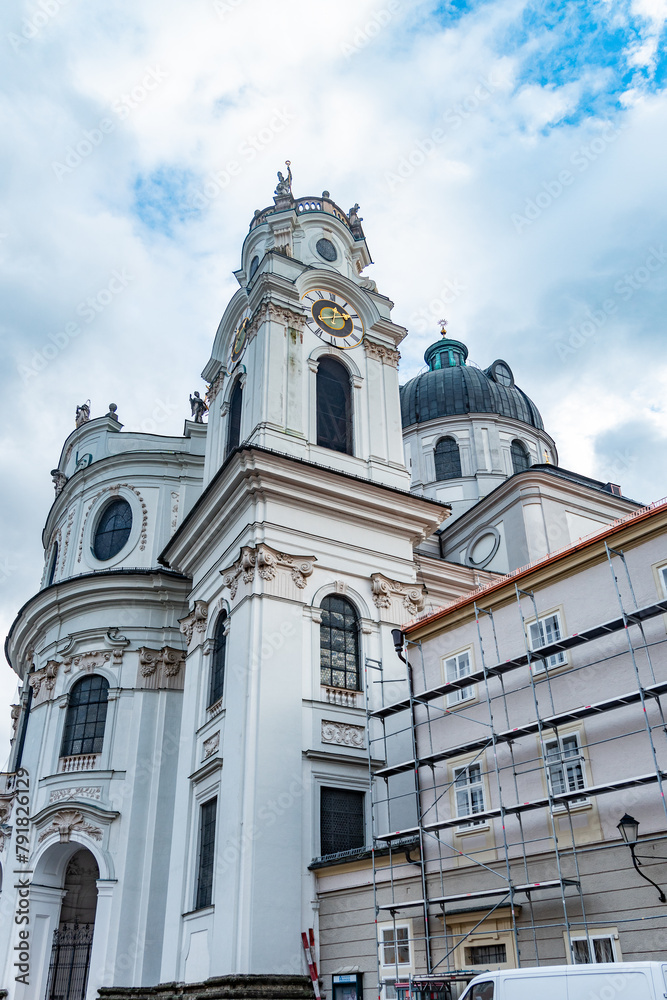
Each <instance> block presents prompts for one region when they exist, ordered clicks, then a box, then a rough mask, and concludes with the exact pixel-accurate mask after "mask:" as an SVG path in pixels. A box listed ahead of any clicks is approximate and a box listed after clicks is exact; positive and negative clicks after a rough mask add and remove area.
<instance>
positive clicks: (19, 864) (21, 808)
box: [14, 767, 32, 986]
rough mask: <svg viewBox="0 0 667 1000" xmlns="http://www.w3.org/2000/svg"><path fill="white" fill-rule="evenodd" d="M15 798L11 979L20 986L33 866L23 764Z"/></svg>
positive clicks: (24, 980) (25, 967) (25, 979)
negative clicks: (14, 929) (14, 935)
mask: <svg viewBox="0 0 667 1000" xmlns="http://www.w3.org/2000/svg"><path fill="white" fill-rule="evenodd" d="M15 791H16V798H15V802H14V826H15V827H16V839H15V845H14V851H15V855H16V867H15V868H14V874H15V875H16V876H17V880H16V882H15V883H14V888H15V889H16V912H15V914H14V923H15V924H16V926H17V928H18V931H17V937H18V943H17V944H15V945H14V952H15V955H14V958H15V961H14V968H15V969H16V975H15V976H14V980H15V982H17V983H21V984H22V985H23V986H29V985H30V883H31V881H32V879H31V878H30V876H31V875H32V870H31V869H30V868H29V867H28V864H29V859H30V775H29V774H28V771H27V769H26V768H25V767H20V768H19V769H18V771H17V772H16V785H15Z"/></svg>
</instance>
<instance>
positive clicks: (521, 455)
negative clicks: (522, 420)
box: [512, 438, 530, 472]
mask: <svg viewBox="0 0 667 1000" xmlns="http://www.w3.org/2000/svg"><path fill="white" fill-rule="evenodd" d="M512 468H513V469H514V471H515V472H525V471H526V469H529V468H530V455H529V454H528V449H527V448H526V446H525V444H523V442H521V441H517V440H516V438H515V439H514V441H512Z"/></svg>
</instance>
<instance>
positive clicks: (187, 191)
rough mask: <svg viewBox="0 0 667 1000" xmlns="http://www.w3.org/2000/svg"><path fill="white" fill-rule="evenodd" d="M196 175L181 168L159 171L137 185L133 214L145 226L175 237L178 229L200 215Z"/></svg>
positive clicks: (166, 168)
mask: <svg viewBox="0 0 667 1000" xmlns="http://www.w3.org/2000/svg"><path fill="white" fill-rule="evenodd" d="M194 180H195V175H194V174H193V173H192V171H191V170H183V169H181V168H179V167H166V166H165V167H158V169H157V170H154V171H153V172H152V173H150V174H139V176H138V177H137V179H136V180H135V182H134V204H133V206H132V207H133V211H134V213H135V215H137V216H138V217H139V219H141V221H142V222H143V224H144V225H145V226H148V228H149V229H152V230H154V231H155V232H159V233H163V234H164V235H165V236H172V235H173V230H174V226H175V225H177V224H179V223H183V222H187V221H188V220H190V219H192V218H194V217H196V216H198V215H199V214H200V208H199V206H198V205H197V204H196V203H195V200H194V199H193V197H192V192H193V185H194Z"/></svg>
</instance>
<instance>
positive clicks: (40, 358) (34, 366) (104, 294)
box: [17, 268, 134, 382]
mask: <svg viewBox="0 0 667 1000" xmlns="http://www.w3.org/2000/svg"><path fill="white" fill-rule="evenodd" d="M131 281H134V278H133V276H132V275H131V274H130V273H129V272H128V271H127V269H126V268H123V269H122V270H120V271H119V270H114V271H112V272H111V274H110V275H109V280H108V281H107V283H106V285H104V287H103V288H99V289H98V290H97V291H96V292H95V293H94V294H93V295H87V296H86V298H85V299H82V300H81V302H79V303H78V305H77V306H76V308H75V310H74V312H75V313H76V315H77V316H79V317H81V319H83V321H84V324H86V325H90V324H91V323H93V322H94V321H95V320H96V319H97V317H98V316H99V315H100V314H101V313H103V312H104V311H105V310H106V309H108V308H109V306H110V305H111V303H112V302H114V301H115V299H116V298H117V297H118V296H119V295H120V293H121V292H122V291H124V290H125V289H126V288H127V286H128V285H129V284H130V282H131ZM84 330H85V326H82V325H81V324H80V323H79V322H76V321H74V320H72V321H70V322H69V323H66V324H65V325H64V327H63V328H62V329H61V330H56V331H55V333H50V334H49V335H48V338H47V342H46V343H44V344H43V345H42V346H41V347H40V348H39V349H38V350H34V351H33V352H32V357H31V359H30V364H29V365H25V364H19V365H17V369H18V373H19V375H20V376H21V378H22V379H23V381H24V382H29V381H30V379H31V378H35V377H36V376H37V375H39V373H40V372H43V371H44V369H45V368H46V367H47V366H48V364H49V362H50V361H53V359H54V358H56V357H57V356H58V355H59V354H60V353H61V351H64V350H65V349H66V348H67V347H69V345H70V344H71V342H72V341H73V340H75V339H76V338H77V337H78V336H80V335H81V333H82V332H83V331H84Z"/></svg>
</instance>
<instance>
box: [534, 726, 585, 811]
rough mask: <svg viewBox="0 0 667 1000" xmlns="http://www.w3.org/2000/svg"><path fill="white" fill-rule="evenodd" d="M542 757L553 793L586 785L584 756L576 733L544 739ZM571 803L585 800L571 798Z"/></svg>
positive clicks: (557, 793) (575, 790) (576, 789)
mask: <svg viewBox="0 0 667 1000" xmlns="http://www.w3.org/2000/svg"><path fill="white" fill-rule="evenodd" d="M544 759H545V761H546V764H547V774H548V776H549V784H550V786H551V791H552V793H553V794H554V795H559V794H561V793H562V792H577V791H579V789H580V788H585V787H586V772H585V770H584V758H583V757H582V755H581V747H580V745H579V737H578V735H577V734H576V733H571V734H570V735H569V736H561V737H560V739H555V740H546V741H545V743H544ZM570 801H571V802H572V803H577V802H585V801H586V797H585V796H584V795H582V796H581V798H576V799H571V800H570Z"/></svg>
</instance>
